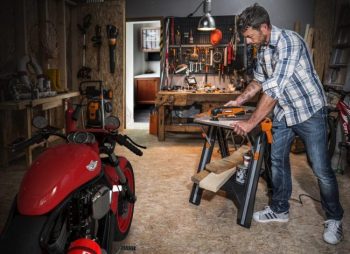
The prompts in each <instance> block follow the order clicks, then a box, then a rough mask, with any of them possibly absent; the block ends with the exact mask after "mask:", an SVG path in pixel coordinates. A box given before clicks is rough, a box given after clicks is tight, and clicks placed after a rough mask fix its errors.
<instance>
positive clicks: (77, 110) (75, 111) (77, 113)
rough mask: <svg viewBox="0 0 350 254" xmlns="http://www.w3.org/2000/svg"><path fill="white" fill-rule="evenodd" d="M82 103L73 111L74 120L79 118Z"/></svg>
mask: <svg viewBox="0 0 350 254" xmlns="http://www.w3.org/2000/svg"><path fill="white" fill-rule="evenodd" d="M81 106H82V105H81V104H78V105H77V106H76V108H75V110H74V112H73V115H72V119H73V120H74V121H77V120H78V119H79V115H80V111H81Z"/></svg>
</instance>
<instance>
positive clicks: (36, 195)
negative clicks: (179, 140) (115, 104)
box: [0, 90, 145, 254]
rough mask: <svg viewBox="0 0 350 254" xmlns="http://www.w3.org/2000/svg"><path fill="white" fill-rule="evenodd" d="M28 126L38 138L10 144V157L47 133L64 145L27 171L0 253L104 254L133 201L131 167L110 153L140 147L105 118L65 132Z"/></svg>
mask: <svg viewBox="0 0 350 254" xmlns="http://www.w3.org/2000/svg"><path fill="white" fill-rule="evenodd" d="M101 91H102V90H101ZM95 92H96V91H95ZM101 93H102V92H101ZM99 97H100V103H102V104H101V105H102V106H103V97H101V96H99ZM91 98H92V97H91ZM101 98H102V99H101ZM101 105H100V106H101ZM78 108H79V107H78ZM102 108H103V107H102ZM102 111H103V110H102ZM102 115H103V114H102ZM33 125H34V126H35V127H36V128H38V129H39V131H38V133H36V134H35V135H34V136H33V137H32V138H30V139H29V140H25V141H22V142H19V143H16V144H14V145H12V151H13V152H16V151H19V150H22V149H24V148H26V147H28V146H30V145H32V144H35V143H40V142H42V141H44V140H47V139H48V138H49V137H50V136H58V137H61V138H63V139H64V140H66V143H64V144H59V145H57V146H54V147H52V148H48V149H47V150H45V151H44V152H43V153H42V154H40V155H39V156H38V158H37V159H36V160H35V161H34V162H33V164H32V165H31V166H30V167H29V168H28V170H27V172H26V174H25V176H24V178H23V180H22V183H21V185H20V189H19V192H18V194H17V196H16V197H15V200H14V202H13V205H12V208H11V211H10V215H9V217H8V220H7V222H6V225H5V227H4V230H3V232H2V234H1V236H0V253H2V254H4V253H11V254H21V253H25V254H27V253H31V254H35V253H72V254H73V253H86V254H87V253H89V254H90V253H91V254H92V253H112V243H113V241H120V240H123V239H124V238H125V237H126V236H127V234H128V232H129V229H130V226H131V222H132V218H133V211H134V203H135V201H136V196H135V180H134V173H133V169H132V167H131V164H130V162H129V161H128V160H127V159H126V158H124V157H122V156H117V155H115V154H114V149H115V146H116V144H119V145H122V146H125V147H127V148H128V149H129V150H131V151H132V152H134V153H135V154H136V155H139V156H141V155H142V151H141V150H140V149H138V148H137V147H140V148H145V147H142V146H140V145H137V144H136V143H134V142H133V141H132V140H131V139H130V138H129V137H128V136H126V135H122V134H120V133H118V131H117V130H118V127H119V125H120V122H119V119H118V118H116V117H113V116H110V117H106V118H103V124H102V125H101V126H100V128H97V127H96V125H95V126H94V128H88V129H83V130H71V132H69V133H68V134H67V135H65V134H63V133H62V132H60V131H59V130H57V129H55V128H53V127H50V126H48V125H47V121H46V120H45V118H43V117H36V118H34V119H33ZM101 251H102V252H101Z"/></svg>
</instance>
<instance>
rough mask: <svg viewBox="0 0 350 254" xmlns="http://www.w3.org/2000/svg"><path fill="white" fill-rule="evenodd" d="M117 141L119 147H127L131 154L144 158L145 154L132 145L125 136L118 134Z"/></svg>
mask: <svg viewBox="0 0 350 254" xmlns="http://www.w3.org/2000/svg"><path fill="white" fill-rule="evenodd" d="M116 141H117V142H118V144H119V145H122V146H125V147H126V148H128V149H129V150H130V151H131V152H133V153H134V154H136V155H138V156H142V155H143V152H142V151H141V150H140V149H138V148H137V147H136V146H134V145H133V144H131V143H130V142H129V141H128V140H127V139H126V137H125V136H123V135H121V134H118V135H117V136H116Z"/></svg>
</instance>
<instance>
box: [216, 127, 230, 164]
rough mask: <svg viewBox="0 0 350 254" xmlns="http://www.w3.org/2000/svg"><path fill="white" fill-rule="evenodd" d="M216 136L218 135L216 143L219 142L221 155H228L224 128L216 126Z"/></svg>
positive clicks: (223, 156)
mask: <svg viewBox="0 0 350 254" xmlns="http://www.w3.org/2000/svg"><path fill="white" fill-rule="evenodd" d="M217 137H218V143H219V148H220V153H221V157H222V158H225V157H227V156H229V155H230V151H229V149H228V145H227V140H226V136H225V130H224V128H218V130H217Z"/></svg>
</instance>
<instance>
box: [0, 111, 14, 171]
mask: <svg viewBox="0 0 350 254" xmlns="http://www.w3.org/2000/svg"><path fill="white" fill-rule="evenodd" d="M0 115H1V116H0V117H1V118H0V129H1V140H0V146H1V149H0V167H2V168H6V167H8V165H9V154H8V153H9V151H8V148H7V146H8V145H9V143H10V142H12V140H11V141H10V140H9V138H10V133H9V131H10V130H9V128H8V126H6V124H7V123H8V121H9V119H11V117H12V114H11V111H9V110H2V111H1V114H0Z"/></svg>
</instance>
